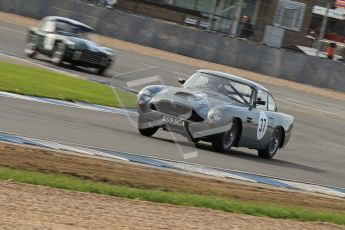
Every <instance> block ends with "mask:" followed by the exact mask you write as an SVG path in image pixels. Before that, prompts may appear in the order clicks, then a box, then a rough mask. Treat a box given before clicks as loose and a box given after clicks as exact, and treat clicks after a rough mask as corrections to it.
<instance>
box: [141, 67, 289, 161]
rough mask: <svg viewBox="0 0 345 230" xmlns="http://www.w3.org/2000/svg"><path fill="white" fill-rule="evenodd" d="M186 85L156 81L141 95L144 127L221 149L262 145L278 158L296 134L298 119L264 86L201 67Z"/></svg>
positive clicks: (261, 152) (262, 151)
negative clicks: (280, 109)
mask: <svg viewBox="0 0 345 230" xmlns="http://www.w3.org/2000/svg"><path fill="white" fill-rule="evenodd" d="M179 82H180V83H181V84H182V87H172V86H166V85H152V86H147V87H145V88H143V89H142V90H141V91H140V92H139V94H138V112H139V118H138V129H139V132H140V134H142V135H144V136H152V135H153V134H155V133H156V131H157V130H158V129H159V128H162V129H163V130H166V131H170V132H175V133H179V134H182V135H184V136H186V137H187V138H188V139H189V140H190V141H193V142H198V141H200V140H202V141H206V142H211V143H212V148H213V149H214V150H215V151H220V152H228V151H230V149H231V147H247V148H250V149H257V150H258V156H259V157H260V158H266V159H270V158H272V157H273V156H274V155H275V154H276V152H277V151H278V149H279V148H282V147H284V146H285V145H286V144H287V143H288V142H289V139H290V137H291V132H292V127H293V123H294V118H293V117H292V116H290V115H287V114H283V113H280V112H278V109H277V106H276V103H275V101H274V99H273V97H272V95H271V94H270V93H269V92H268V90H267V89H265V88H264V87H263V86H261V85H259V84H257V83H255V82H252V81H249V80H246V79H244V78H240V77H237V76H234V75H230V74H226V73H221V72H215V71H210V70H199V71H197V72H196V73H195V74H193V75H192V76H191V77H190V78H189V79H188V80H187V81H185V80H183V79H179Z"/></svg>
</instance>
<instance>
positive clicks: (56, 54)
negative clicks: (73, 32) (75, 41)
mask: <svg viewBox="0 0 345 230" xmlns="http://www.w3.org/2000/svg"><path fill="white" fill-rule="evenodd" d="M65 52H66V46H65V44H63V43H61V42H59V43H57V44H55V46H54V50H53V56H52V62H53V64H55V65H61V64H62V62H63V59H64V57H65Z"/></svg>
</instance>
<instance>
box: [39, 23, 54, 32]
mask: <svg viewBox="0 0 345 230" xmlns="http://www.w3.org/2000/svg"><path fill="white" fill-rule="evenodd" d="M40 29H41V31H43V32H46V33H51V32H54V29H55V23H54V22H53V21H49V20H47V21H44V22H43V23H42V25H41V28H40Z"/></svg>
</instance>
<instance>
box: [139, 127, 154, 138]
mask: <svg viewBox="0 0 345 230" xmlns="http://www.w3.org/2000/svg"><path fill="white" fill-rule="evenodd" d="M138 130H139V133H140V134H141V135H143V136H146V137H151V136H152V135H153V134H155V133H156V132H157V130H158V127H152V128H146V129H138Z"/></svg>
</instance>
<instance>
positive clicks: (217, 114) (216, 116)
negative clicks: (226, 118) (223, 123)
mask: <svg viewBox="0 0 345 230" xmlns="http://www.w3.org/2000/svg"><path fill="white" fill-rule="evenodd" d="M222 117H223V113H222V111H220V110H219V109H211V110H210V111H209V112H208V114H207V119H208V120H210V121H213V122H215V121H220V120H221V119H222Z"/></svg>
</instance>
